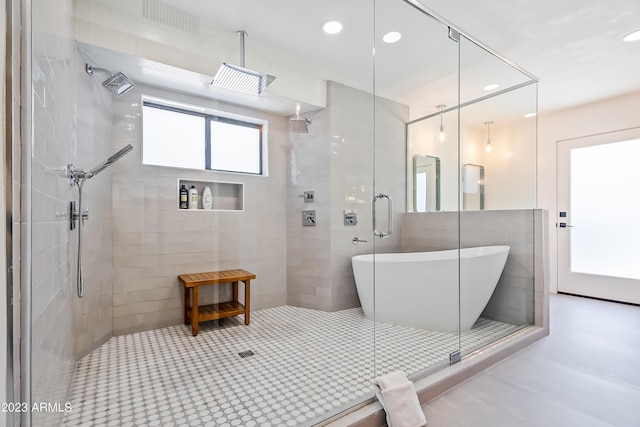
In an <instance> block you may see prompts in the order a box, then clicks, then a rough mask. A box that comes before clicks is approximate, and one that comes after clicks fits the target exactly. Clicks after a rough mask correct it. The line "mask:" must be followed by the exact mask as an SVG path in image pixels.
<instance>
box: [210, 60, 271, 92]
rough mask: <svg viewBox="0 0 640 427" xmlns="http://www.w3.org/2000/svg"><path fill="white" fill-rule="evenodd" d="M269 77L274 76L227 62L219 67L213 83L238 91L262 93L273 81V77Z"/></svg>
mask: <svg viewBox="0 0 640 427" xmlns="http://www.w3.org/2000/svg"><path fill="white" fill-rule="evenodd" d="M269 77H273V76H268V75H267V74H265V73H261V72H259V71H253V70H250V69H248V68H244V67H239V66H237V65H233V64H227V63H226V62H225V63H223V64H222V65H221V66H220V68H219V69H218V72H217V73H216V75H215V77H214V78H213V80H212V81H211V84H212V85H213V86H217V87H222V88H225V89H231V90H235V91H237V92H243V93H248V94H251V95H260V94H261V93H262V92H263V91H264V90H265V89H266V88H267V85H268V84H269V83H271V81H273V78H272V79H271V80H269Z"/></svg>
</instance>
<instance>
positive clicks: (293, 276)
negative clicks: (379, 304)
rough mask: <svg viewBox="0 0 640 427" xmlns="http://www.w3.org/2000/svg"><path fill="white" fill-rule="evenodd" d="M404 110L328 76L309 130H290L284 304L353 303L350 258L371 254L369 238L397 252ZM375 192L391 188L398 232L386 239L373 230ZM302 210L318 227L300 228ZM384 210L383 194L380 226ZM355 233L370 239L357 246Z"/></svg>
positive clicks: (331, 306) (335, 306)
mask: <svg viewBox="0 0 640 427" xmlns="http://www.w3.org/2000/svg"><path fill="white" fill-rule="evenodd" d="M374 99H375V109H374ZM374 115H375V138H374ZM408 115H409V109H408V107H406V106H404V105H402V104H398V103H396V102H393V101H389V100H386V99H383V98H379V97H377V98H374V97H373V95H371V94H370V93H366V92H364V91H360V90H357V89H354V88H351V87H348V86H344V85H341V84H339V83H335V82H328V87H327V108H325V109H323V110H321V111H319V112H316V113H315V114H313V113H312V114H307V115H305V116H307V117H309V118H310V119H312V124H311V125H310V126H309V133H307V134H292V146H291V154H290V166H291V172H290V173H291V175H290V181H289V184H288V185H289V187H288V190H287V191H288V197H287V218H288V219H287V239H288V254H287V257H288V262H287V268H288V275H287V286H288V289H287V290H288V292H287V302H288V304H291V305H296V306H301V307H307V308H313V309H319V310H328V311H334V310H341V309H346V308H351V307H357V306H359V304H360V303H359V300H358V295H357V292H356V288H355V283H354V279H353V272H352V269H351V257H352V256H353V255H358V254H363V253H372V252H373V247H374V244H375V247H376V251H383V252H395V251H398V250H400V248H401V242H402V236H401V234H402V233H401V218H402V213H403V212H404V211H405V205H406V202H405V191H406V190H405V184H404V179H405V176H404V175H405V156H406V148H405V144H406V136H405V123H406V121H407V120H408ZM374 144H375V150H374ZM374 171H375V184H376V187H375V188H374V186H373V184H374ZM311 190H313V191H314V192H315V201H314V202H313V203H305V202H304V201H303V199H302V198H301V197H300V195H302V194H303V192H304V191H311ZM374 191H375V193H376V194H377V193H380V192H383V193H386V194H389V195H390V196H391V198H392V200H393V202H394V205H393V211H394V220H393V222H394V228H395V230H396V231H395V233H394V234H392V235H391V236H390V237H388V238H385V239H379V238H376V239H374V238H373V235H372V223H371V222H372V220H371V206H372V205H371V202H372V198H373V195H374ZM345 209H348V210H356V211H357V217H358V223H357V225H345V224H344V210H345ZM302 210H315V211H316V214H317V225H316V226H314V227H304V226H302V223H301V211H302ZM387 210H388V209H387V204H386V200H380V201H379V202H378V203H377V212H378V216H379V219H378V224H377V227H378V229H379V230H386V229H387ZM354 237H358V238H359V239H362V240H367V242H366V243H358V244H357V245H354V244H353V243H352V239H353V238H354Z"/></svg>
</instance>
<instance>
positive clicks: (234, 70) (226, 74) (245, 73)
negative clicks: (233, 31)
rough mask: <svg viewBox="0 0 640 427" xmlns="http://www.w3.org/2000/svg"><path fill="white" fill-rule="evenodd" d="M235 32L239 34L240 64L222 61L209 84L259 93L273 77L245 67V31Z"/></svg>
mask: <svg viewBox="0 0 640 427" xmlns="http://www.w3.org/2000/svg"><path fill="white" fill-rule="evenodd" d="M237 33H238V34H239V35H240V66H238V65H233V64H227V63H226V62H223V63H222V65H221V66H220V68H219V69H218V72H217V73H216V75H215V77H214V78H213V80H212V81H211V85H212V86H217V87H221V88H224V89H230V90H235V91H236V92H243V93H248V94H250V95H260V94H261V93H262V92H263V91H264V90H265V89H266V88H267V86H269V85H270V84H271V82H272V81H274V80H275V77H274V76H271V75H269V74H266V73H261V72H259V71H254V70H250V69H248V68H245V66H244V56H245V55H244V38H245V36H246V35H247V33H246V32H245V31H237Z"/></svg>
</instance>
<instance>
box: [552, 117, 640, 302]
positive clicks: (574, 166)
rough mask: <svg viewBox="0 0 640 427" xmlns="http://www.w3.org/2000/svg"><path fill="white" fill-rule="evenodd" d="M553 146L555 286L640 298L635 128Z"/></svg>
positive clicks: (639, 149) (639, 160) (639, 146)
mask: <svg viewBox="0 0 640 427" xmlns="http://www.w3.org/2000/svg"><path fill="white" fill-rule="evenodd" d="M557 150H558V218H556V225H557V233H558V291H560V292H566V293H570V294H576V295H585V296H592V297H596V298H604V299H609V300H614V301H624V302H631V303H636V304H640V128H633V129H626V130H623V131H616V132H610V133H606V134H600V135H594V136H589V137H583V138H576V139H571V140H566V141H559V142H558V145H557Z"/></svg>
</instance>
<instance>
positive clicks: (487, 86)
mask: <svg viewBox="0 0 640 427" xmlns="http://www.w3.org/2000/svg"><path fill="white" fill-rule="evenodd" d="M498 86H500V85H499V84H497V83H492V84H490V85H486V86H485V87H484V90H494V89H497V88H498Z"/></svg>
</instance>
